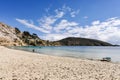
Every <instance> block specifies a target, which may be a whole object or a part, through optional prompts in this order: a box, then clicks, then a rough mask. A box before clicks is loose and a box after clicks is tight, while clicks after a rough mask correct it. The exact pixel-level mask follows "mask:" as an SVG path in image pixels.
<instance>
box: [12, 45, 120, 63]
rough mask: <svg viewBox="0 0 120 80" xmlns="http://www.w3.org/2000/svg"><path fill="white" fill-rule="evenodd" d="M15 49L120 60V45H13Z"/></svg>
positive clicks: (56, 54)
mask: <svg viewBox="0 0 120 80" xmlns="http://www.w3.org/2000/svg"><path fill="white" fill-rule="evenodd" d="M13 48H15V49H20V50H26V51H32V50H33V49H34V50H35V52H37V53H40V54H47V55H55V56H67V57H76V58H90V59H102V58H103V57H111V58H112V61H113V62H120V47H112V46H110V47H109V46H106V47H101V46H94V47H93V46H59V47H55V46H54V47H51V46H50V47H39V46H38V47H33V46H31V47H13Z"/></svg>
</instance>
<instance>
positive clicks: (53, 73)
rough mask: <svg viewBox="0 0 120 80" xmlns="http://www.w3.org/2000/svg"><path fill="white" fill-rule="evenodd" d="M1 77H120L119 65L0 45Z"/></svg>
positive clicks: (8, 79)
mask: <svg viewBox="0 0 120 80" xmlns="http://www.w3.org/2000/svg"><path fill="white" fill-rule="evenodd" d="M0 65H1V66H0V79H1V80H120V64H116V63H111V62H110V63H109V62H101V61H96V60H88V59H79V58H71V57H70V58H69V57H58V56H51V55H44V54H36V53H32V52H27V51H21V50H14V49H9V48H6V47H3V46H0Z"/></svg>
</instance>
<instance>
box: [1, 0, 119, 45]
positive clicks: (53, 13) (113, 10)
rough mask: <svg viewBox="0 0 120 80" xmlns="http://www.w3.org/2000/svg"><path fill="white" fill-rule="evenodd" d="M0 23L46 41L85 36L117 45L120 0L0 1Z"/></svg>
mask: <svg viewBox="0 0 120 80" xmlns="http://www.w3.org/2000/svg"><path fill="white" fill-rule="evenodd" d="M0 22H3V23H6V24H8V25H10V26H13V27H18V28H19V29H20V30H21V31H29V32H30V33H36V34H38V36H40V38H42V39H46V40H59V39H62V38H65V37H85V38H93V39H99V40H103V41H107V42H110V43H113V44H120V32H119V31H120V0H0Z"/></svg>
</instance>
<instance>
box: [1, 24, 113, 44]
mask: <svg viewBox="0 0 120 80" xmlns="http://www.w3.org/2000/svg"><path fill="white" fill-rule="evenodd" d="M0 45H3V46H30V45H31V46H112V44H110V43H107V42H103V41H99V40H94V39H87V38H76V37H69V38H65V39H62V40H59V41H46V40H42V39H40V38H39V37H38V36H37V34H35V33H33V34H30V33H29V32H28V31H23V32H21V31H20V30H19V29H18V28H13V27H11V26H8V25H6V24H4V23H0Z"/></svg>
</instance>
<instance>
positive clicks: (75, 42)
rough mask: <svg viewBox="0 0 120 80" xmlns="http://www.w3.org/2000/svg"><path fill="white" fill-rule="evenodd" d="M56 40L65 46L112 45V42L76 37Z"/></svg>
mask: <svg viewBox="0 0 120 80" xmlns="http://www.w3.org/2000/svg"><path fill="white" fill-rule="evenodd" d="M56 42H59V44H61V45H64V46H112V44H110V43H107V42H103V41H99V40H94V39H87V38H75V37H69V38H65V39H62V40H59V41H56Z"/></svg>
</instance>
